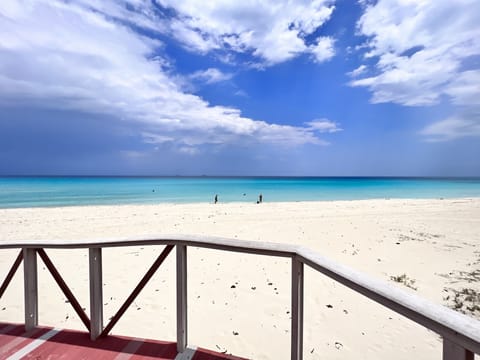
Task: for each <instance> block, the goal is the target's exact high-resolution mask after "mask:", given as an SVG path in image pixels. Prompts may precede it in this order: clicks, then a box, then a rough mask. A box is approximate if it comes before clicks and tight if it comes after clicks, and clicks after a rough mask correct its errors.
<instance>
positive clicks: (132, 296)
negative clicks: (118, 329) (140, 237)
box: [100, 245, 174, 337]
mask: <svg viewBox="0 0 480 360" xmlns="http://www.w3.org/2000/svg"><path fill="white" fill-rule="evenodd" d="M173 248H174V245H167V246H166V247H165V249H163V251H162V253H161V254H160V255H159V256H158V258H157V260H155V262H154V263H153V264H152V266H151V267H150V269H148V271H147V273H146V274H145V275H144V276H143V278H142V280H140V282H139V283H138V285H137V286H136V287H135V289H134V290H133V291H132V293H131V294H130V296H129V297H128V298H127V300H125V302H124V303H123V305H122V306H121V307H120V309H119V310H118V311H117V313H116V314H115V315H114V316H113V317H112V319H111V320H110V322H109V323H108V325H107V326H106V327H105V329H103V331H102V333H101V334H100V337H104V336H107V335H108V333H109V332H110V331H111V330H112V328H113V327H114V326H115V324H116V323H117V322H118V320H120V318H121V317H122V315H123V314H124V313H125V311H127V309H128V307H129V306H130V305H131V304H132V302H133V301H134V300H135V298H136V297H137V296H138V294H140V291H142V289H143V288H144V287H145V285H146V284H147V283H148V281H149V280H150V279H151V278H152V276H153V274H155V272H156V271H157V270H158V268H159V267H160V265H162V263H163V262H164V261H165V259H166V258H167V256H168V254H170V252H171V251H172V250H173Z"/></svg>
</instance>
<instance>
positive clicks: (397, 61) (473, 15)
mask: <svg viewBox="0 0 480 360" xmlns="http://www.w3.org/2000/svg"><path fill="white" fill-rule="evenodd" d="M479 16H480V7H478V3H477V1H475V0H459V1H449V0H424V1H414V0H407V1H405V0H403V1H400V0H379V1H377V2H375V3H369V2H366V3H365V11H364V13H363V15H362V16H361V18H360V20H359V21H358V24H357V27H358V33H359V34H360V35H363V36H366V37H367V39H368V40H367V41H366V43H365V44H363V45H362V46H361V47H360V48H359V50H360V51H365V58H367V59H369V60H370V61H372V60H373V61H376V64H375V71H374V72H373V74H372V76H369V77H364V78H358V79H355V80H353V81H352V82H351V85H352V86H364V87H367V88H368V89H370V90H371V91H372V94H373V96H372V102H373V103H385V102H394V103H397V104H401V105H406V106H430V105H435V104H439V103H441V102H442V101H443V100H444V99H447V101H449V102H450V103H451V104H453V105H456V106H461V108H459V109H457V112H458V114H457V115H455V117H453V118H449V119H446V120H444V121H443V122H440V123H438V124H437V125H438V126H436V127H435V126H434V127H433V128H429V130H428V131H427V129H425V131H426V132H424V133H428V132H429V131H433V130H435V131H440V130H441V129H444V130H445V131H447V130H446V129H447V128H448V129H452V128H451V126H450V125H452V124H453V123H456V124H457V125H458V124H460V122H459V120H460V117H463V116H464V114H471V113H472V112H476V111H473V110H474V109H478V108H479V107H480V89H479V87H478V63H477V65H476V68H474V69H468V66H466V64H467V65H468V63H469V62H470V59H472V58H476V57H478V56H480V22H478V18H479ZM473 63H475V62H473ZM470 66H471V64H470ZM354 73H355V71H353V72H352V75H354ZM356 75H358V74H356ZM475 81H476V82H475ZM452 119H456V120H452ZM472 121H474V123H475V120H472V119H471V118H462V121H461V123H462V124H463V125H462V128H463V127H465V126H466V127H468V126H473V125H472V124H473V123H472ZM446 124H450V125H449V126H446ZM468 124H471V125H468ZM432 129H433V130H432ZM472 130H473V133H475V131H474V129H473V128H472ZM463 133H466V132H464V131H460V132H457V133H456V134H457V135H459V134H463ZM457 135H456V136H457ZM446 138H450V137H446Z"/></svg>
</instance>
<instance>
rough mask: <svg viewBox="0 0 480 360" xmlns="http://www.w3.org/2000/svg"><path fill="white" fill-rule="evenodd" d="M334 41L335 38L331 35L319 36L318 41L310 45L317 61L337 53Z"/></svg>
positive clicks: (322, 60)
mask: <svg viewBox="0 0 480 360" xmlns="http://www.w3.org/2000/svg"><path fill="white" fill-rule="evenodd" d="M334 42H335V41H334V39H333V38H331V37H319V38H317V43H316V44H315V45H311V46H310V51H311V52H312V54H313V55H314V57H315V61H316V62H318V63H321V62H324V61H326V60H329V59H331V58H332V57H333V55H335V49H334V47H333V44H334Z"/></svg>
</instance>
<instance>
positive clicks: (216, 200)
mask: <svg viewBox="0 0 480 360" xmlns="http://www.w3.org/2000/svg"><path fill="white" fill-rule="evenodd" d="M217 202H218V195H217V194H215V204H216V203H217Z"/></svg>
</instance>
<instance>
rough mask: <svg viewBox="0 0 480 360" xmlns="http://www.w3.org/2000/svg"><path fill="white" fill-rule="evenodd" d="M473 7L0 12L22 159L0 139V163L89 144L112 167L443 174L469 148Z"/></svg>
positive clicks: (230, 6)
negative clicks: (397, 167) (428, 167)
mask: <svg viewBox="0 0 480 360" xmlns="http://www.w3.org/2000/svg"><path fill="white" fill-rule="evenodd" d="M476 5H477V4H476V0H459V1H456V2H452V1H449V0H375V1H370V0H358V1H354V2H341V1H336V0H313V1H308V0H295V1H289V0H280V1H276V0H263V1H260V0H245V1H241V2H238V1H231V0H212V1H209V2H206V3H200V2H198V1H194V0H185V1H181V2H178V1H173V0H118V1H102V0H76V1H68V0H3V1H1V2H0V34H1V36H0V115H1V118H0V130H1V131H3V132H4V135H3V136H4V137H15V136H18V137H22V133H28V134H29V139H28V141H31V142H33V143H34V144H36V145H35V146H32V147H29V145H28V144H27V143H28V141H25V143H24V144H23V147H24V148H22V149H21V150H19V149H20V148H19V147H17V146H16V145H15V144H13V143H12V142H10V141H6V139H3V138H2V136H1V135H2V134H0V142H2V140H3V144H2V145H0V150H1V151H0V165H2V166H3V164H7V165H5V166H6V167H7V168H8V166H10V165H8V164H11V163H14V162H15V161H13V160H12V159H14V158H15V157H16V158H17V159H20V160H19V161H23V159H25V158H26V157H28V156H29V155H28V154H31V156H37V154H38V156H40V155H39V154H41V153H42V151H44V152H45V153H44V158H45V159H47V158H48V157H50V156H57V155H58V154H61V153H62V149H64V148H66V147H68V146H69V145H68V144H67V143H68V141H66V140H65V139H64V138H67V137H68V138H69V139H70V140H71V143H72V144H78V151H77V152H76V153H75V155H73V152H72V153H71V154H72V155H71V156H72V158H74V157H75V156H77V157H79V158H80V157H82V156H81V154H80V151H81V150H82V148H84V147H88V146H89V145H88V144H89V141H90V139H91V138H93V139H94V140H95V141H99V142H100V141H101V140H100V138H101V137H103V141H104V142H105V143H106V144H108V146H110V148H108V151H107V149H106V148H104V147H102V146H99V147H98V148H97V151H98V152H97V153H95V152H89V151H85V152H86V153H89V156H91V157H92V156H98V157H99V158H101V157H102V158H104V159H105V160H103V161H104V162H105V163H109V162H115V163H116V164H117V167H118V169H121V168H122V166H123V161H125V163H128V164H131V165H132V166H137V165H138V164H143V165H142V166H144V168H145V169H147V168H148V169H152V170H151V171H152V172H154V171H155V169H158V168H162V169H163V167H165V169H170V170H169V171H177V170H176V166H177V165H176V163H178V162H184V165H182V166H183V167H182V168H187V165H188V166H191V167H192V166H193V167H194V168H195V169H199V170H198V171H200V172H202V171H203V170H202V166H205V167H213V166H214V165H213V164H215V163H216V162H219V163H220V164H221V165H220V168H222V166H223V167H224V168H230V167H231V168H234V165H235V164H236V162H238V163H241V164H242V165H241V166H243V167H244V168H245V169H247V170H248V169H254V170H252V171H264V170H265V171H267V170H266V169H267V167H268V168H269V169H270V170H271V171H273V172H275V171H277V172H279V173H282V172H285V171H287V172H288V171H291V172H292V173H295V174H296V173H298V174H302V173H309V174H310V173H312V174H315V173H316V171H317V172H318V171H319V172H326V171H337V170H335V169H339V170H338V172H339V173H344V172H346V173H349V172H350V171H360V172H363V171H367V170H368V169H371V171H374V170H375V169H376V167H378V168H382V169H383V170H382V171H383V173H385V174H391V173H392V171H393V170H392V168H394V166H393V165H392V163H395V164H397V165H398V164H400V163H402V164H405V168H404V169H403V168H402V169H403V170H402V171H403V172H405V171H406V170H405V169H407V170H408V169H409V166H411V168H412V169H416V170H415V171H417V170H418V169H420V170H418V171H423V169H424V168H425V166H424V164H425V163H427V162H429V161H430V160H431V159H432V158H435V157H436V156H438V157H439V158H442V159H446V158H448V157H445V156H444V154H445V153H449V154H450V153H453V154H455V156H456V157H457V158H456V160H453V159H452V160H442V161H445V162H449V166H443V164H442V161H436V160H435V162H433V163H434V167H435V169H438V171H439V172H448V171H457V170H448V169H457V168H456V166H457V164H458V163H459V161H458V159H464V158H465V159H466V158H468V159H470V155H471V154H474V153H475V151H477V149H478V145H476V144H475V141H477V140H478V138H479V137H480V85H479V84H480V22H479V21H478V20H477V19H478V18H479V17H480V8H479V7H478V6H476ZM34 119H35V121H34ZM17 124H18V125H17ZM83 124H85V125H84V126H83ZM26 126H28V127H29V128H28V129H26V128H25V127H26ZM82 126H83V127H84V128H85V131H83V130H82ZM22 127H23V128H22ZM67 127H70V128H71V129H74V130H71V129H70V128H68V129H67ZM44 128H45V129H46V130H45V129H44ZM87 129H88V131H87ZM55 130H58V133H57V134H55V133H54V131H55ZM36 133H38V134H47V135H45V136H46V137H45V139H44V143H43V145H42V146H40V144H42V139H41V135H38V137H39V139H34V138H35V137H36V136H37V135H36ZM95 133H96V134H95ZM5 134H6V135H5ZM9 134H10V135H9ZM100 134H101V136H100ZM47 138H48V143H47ZM50 143H54V144H53V145H51V147H52V148H55V149H56V151H55V152H52V151H50V150H49V149H50ZM6 144H9V145H6ZM449 144H450V145H449ZM95 146H96V145H95ZM95 146H93V148H95ZM108 146H107V147H108ZM453 146H457V147H458V149H459V150H455V151H453V152H452V150H451V149H452V147H453ZM405 148H408V149H412V151H413V149H415V151H416V152H417V153H419V154H423V156H416V155H414V156H412V155H411V154H410V155H407V154H409V152H408V151H404V150H405ZM101 151H103V153H102V154H100V152H101ZM478 151H480V149H478ZM106 152H110V153H109V155H108V154H107V153H106ZM57 153H58V154H57ZM65 153H69V152H68V151H66V152H65ZM15 154H16V155H15ZM52 154H53V155H52ZM109 156H110V158H109ZM388 156H390V157H391V158H395V159H397V160H395V161H391V160H390V159H389V158H388ZM107 159H111V160H107ZM112 159H114V160H112ZM239 159H241V161H240V160H239ZM190 160H191V161H192V162H189V161H190ZM65 161H66V160H65ZM469 161H470V162H468V164H470V165H468V166H467V165H466V164H467V161H465V165H464V167H463V168H462V169H463V170H462V171H463V172H468V171H470V170H469V169H470V168H472V167H475V166H476V165H477V163H478V161H476V160H469ZM86 163H88V160H87V159H85V163H84V164H86ZM29 164H30V165H25V166H26V168H28V166H31V163H29ZM62 164H64V163H62ZM79 164H80V162H79ZM361 164H363V165H364V167H362V166H361ZM471 164H473V165H471ZM62 166H65V165H62ZM79 166H80V165H79ZM82 166H87V167H88V165H82ZM357 166H358V167H357ZM432 166H433V165H432ZM479 168H480V166H479ZM172 169H173V170H172ZM258 169H260V170H258ZM350 169H356V170H350ZM364 169H365V170H364ZM372 169H373V170H372ZM445 169H447V170H445ZM27 170H28V169H27ZM27 170H25V171H27ZM270 170H269V171H270ZM119 171H120V170H119ZM149 171H150V170H149ZM235 171H236V170H235ZM239 171H240V170H239ZM249 171H250V170H249ZM402 171H400V172H402ZM412 171H413V170H412ZM432 171H433V170H432ZM435 171H437V170H435ZM240 172H241V171H240Z"/></svg>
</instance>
